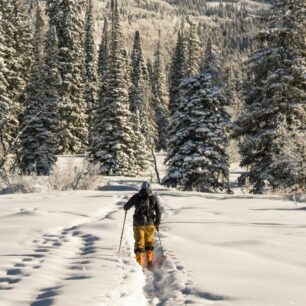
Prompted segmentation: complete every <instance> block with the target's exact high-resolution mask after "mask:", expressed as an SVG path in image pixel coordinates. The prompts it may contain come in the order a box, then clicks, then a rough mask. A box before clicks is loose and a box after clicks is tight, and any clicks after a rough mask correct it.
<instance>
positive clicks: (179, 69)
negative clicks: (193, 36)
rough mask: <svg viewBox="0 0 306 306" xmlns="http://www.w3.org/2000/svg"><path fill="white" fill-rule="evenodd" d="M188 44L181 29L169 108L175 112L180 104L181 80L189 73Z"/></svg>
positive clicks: (174, 63)
mask: <svg viewBox="0 0 306 306" xmlns="http://www.w3.org/2000/svg"><path fill="white" fill-rule="evenodd" d="M187 68H188V66H187V45H186V39H185V37H184V34H183V33H182V32H181V31H179V32H178V36H177V43H176V47H175V50H174V54H173V57H172V62H171V68H170V88H169V92H170V97H169V110H170V113H171V114H174V112H175V110H176V108H177V104H178V91H179V86H180V84H181V81H182V79H183V78H184V77H186V75H187V71H188V70H187Z"/></svg>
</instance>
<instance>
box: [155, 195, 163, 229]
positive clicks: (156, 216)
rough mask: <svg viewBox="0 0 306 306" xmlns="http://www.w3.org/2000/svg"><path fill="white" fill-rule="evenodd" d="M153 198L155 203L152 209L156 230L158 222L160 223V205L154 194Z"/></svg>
mask: <svg viewBox="0 0 306 306" xmlns="http://www.w3.org/2000/svg"><path fill="white" fill-rule="evenodd" d="M154 198H155V205H154V210H155V222H154V224H155V226H156V229H157V230H158V228H159V224H160V221H161V214H162V212H161V206H160V201H159V199H158V197H157V196H154Z"/></svg>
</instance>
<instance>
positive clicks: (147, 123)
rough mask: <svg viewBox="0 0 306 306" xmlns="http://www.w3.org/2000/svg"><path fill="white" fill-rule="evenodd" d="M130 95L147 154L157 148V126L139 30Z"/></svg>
mask: <svg viewBox="0 0 306 306" xmlns="http://www.w3.org/2000/svg"><path fill="white" fill-rule="evenodd" d="M129 96H130V109H131V112H132V114H138V115H137V116H138V117H139V120H140V122H139V126H140V132H141V134H142V135H143V136H144V138H145V143H146V148H147V151H148V154H147V155H150V154H151V151H152V150H154V148H155V142H156V139H157V127H156V123H155V114H154V109H153V106H152V104H151V101H152V91H151V86H150V81H149V76H148V71H147V67H146V64H145V60H144V57H143V52H142V47H141V39H140V33H139V31H136V32H135V36H134V44H133V50H132V54H131V87H130V95H129Z"/></svg>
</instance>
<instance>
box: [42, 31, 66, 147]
mask: <svg viewBox="0 0 306 306" xmlns="http://www.w3.org/2000/svg"><path fill="white" fill-rule="evenodd" d="M59 67H60V63H59V48H58V37H57V33H56V28H55V27H54V26H51V27H49V29H48V31H47V33H46V41H45V85H44V91H43V99H44V104H45V109H47V110H48V113H49V114H48V116H47V118H45V120H46V122H48V124H47V129H48V131H50V132H51V134H52V136H53V139H54V141H55V142H56V152H58V148H59V145H60V144H59V139H60V137H59V135H60V134H61V131H60V117H61V116H60V113H59V110H60V105H61V96H60V94H61V86H62V79H61V75H60V69H59Z"/></svg>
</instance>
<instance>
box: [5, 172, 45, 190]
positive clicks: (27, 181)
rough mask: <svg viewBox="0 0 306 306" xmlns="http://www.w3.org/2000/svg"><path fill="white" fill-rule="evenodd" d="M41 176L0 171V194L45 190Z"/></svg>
mask: <svg viewBox="0 0 306 306" xmlns="http://www.w3.org/2000/svg"><path fill="white" fill-rule="evenodd" d="M44 181H45V180H44V178H43V177H38V176H37V175H35V174H33V175H28V176H25V175H21V174H19V173H16V172H5V171H1V172H0V194H11V193H33V192H42V191H46V188H45V187H44V185H45V182H44Z"/></svg>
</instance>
